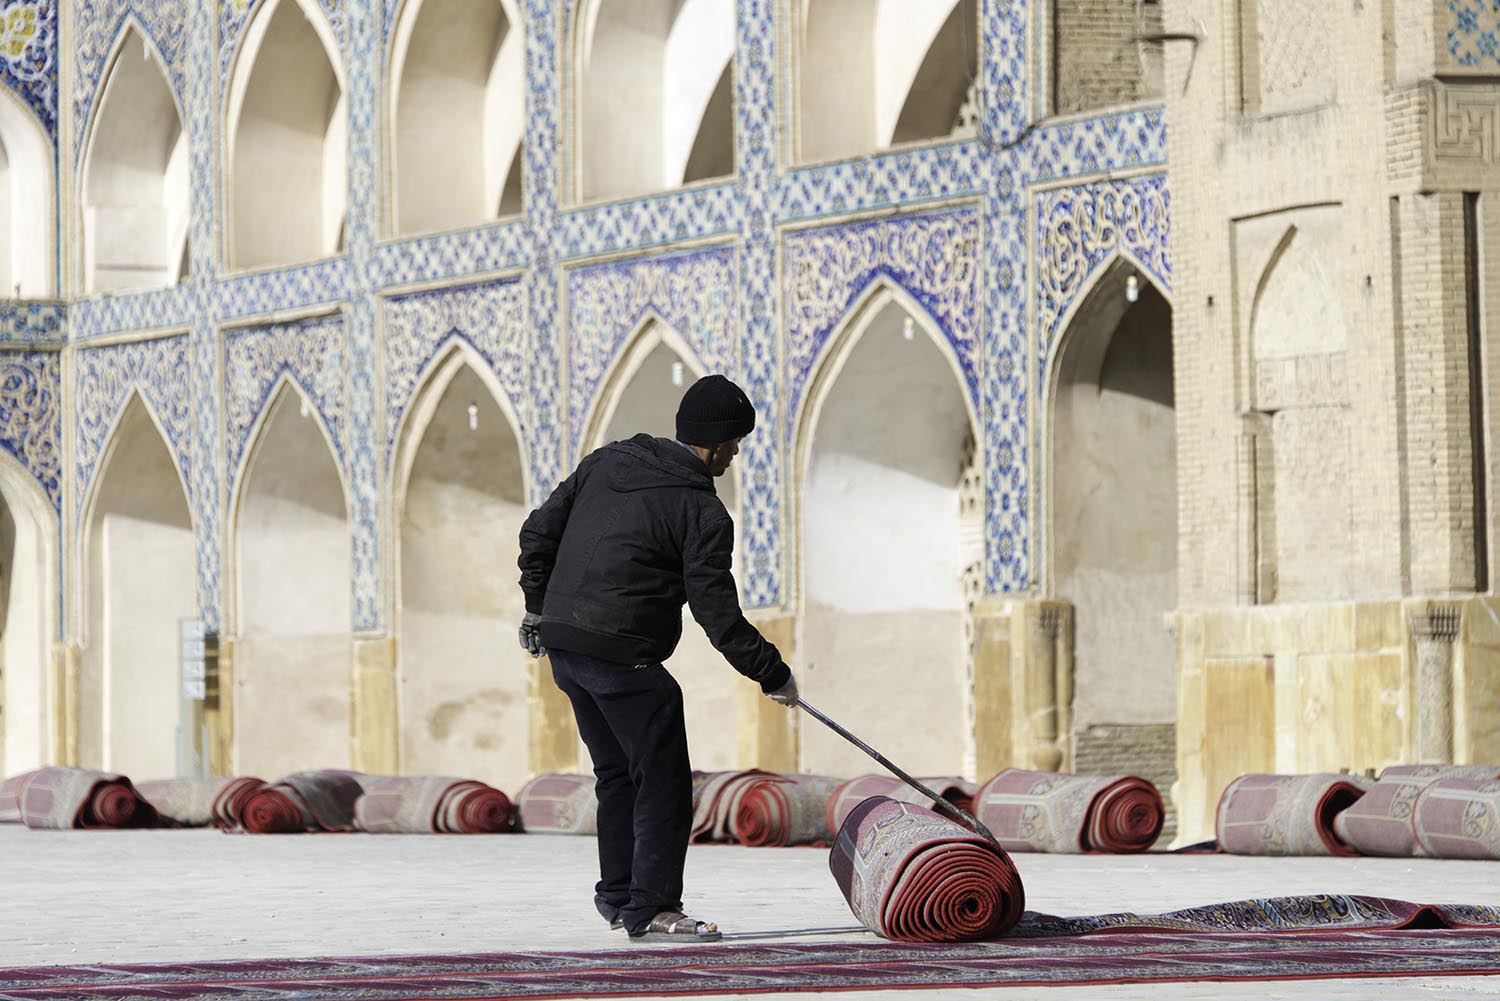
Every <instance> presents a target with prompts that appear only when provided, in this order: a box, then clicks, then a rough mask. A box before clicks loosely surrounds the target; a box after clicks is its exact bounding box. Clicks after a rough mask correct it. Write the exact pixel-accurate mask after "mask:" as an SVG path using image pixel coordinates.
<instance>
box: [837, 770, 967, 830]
mask: <svg viewBox="0 0 1500 1001" xmlns="http://www.w3.org/2000/svg"><path fill="white" fill-rule="evenodd" d="M917 781H918V782H921V783H922V784H923V785H925V786H926V787H927V788H929V789H931V790H932V791H933V792H935V793H937V794H938V795H939V796H941V797H943V798H944V799H946V800H947V801H948V802H950V803H952V804H953V805H954V806H958V807H961V808H962V809H965V810H968V811H969V812H970V813H972V812H973V811H974V794H975V793H977V792H978V791H979V785H978V783H975V782H970V781H968V780H967V779H964V778H960V777H959V776H957V775H943V776H938V777H931V778H919V779H917ZM871 796H888V797H890V798H891V799H894V800H896V801H897V802H900V803H915V804H917V805H918V806H926V807H930V808H932V809H934V810H935V811H936V812H939V813H941V812H942V811H941V810H937V808H936V807H935V806H934V805H933V803H932V802H930V801H929V800H928V799H927V797H926V796H923V795H922V794H921V793H919V792H917V791H916V790H915V789H913V788H912V787H911V786H909V785H907V784H906V783H905V782H902V781H901V780H900V779H898V778H893V777H891V776H889V775H861V776H860V777H859V778H856V779H850V780H849V781H848V782H843V783H840V784H839V785H837V786H835V787H834V790H833V792H832V793H831V794H830V795H829V797H828V817H827V820H828V829H829V830H830V831H837V830H838V829H839V828H840V827H843V826H844V821H845V820H846V819H848V816H849V814H850V813H851V812H853V810H854V808H855V807H856V806H858V805H859V804H860V803H863V802H864V801H865V800H867V799H869V798H870V797H871ZM944 816H947V814H944Z"/></svg>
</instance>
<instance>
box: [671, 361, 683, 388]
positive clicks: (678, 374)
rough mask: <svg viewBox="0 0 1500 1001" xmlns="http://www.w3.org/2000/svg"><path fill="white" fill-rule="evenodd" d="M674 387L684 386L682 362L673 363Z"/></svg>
mask: <svg viewBox="0 0 1500 1001" xmlns="http://www.w3.org/2000/svg"><path fill="white" fill-rule="evenodd" d="M672 385H674V386H681V385H682V362H680V361H674V362H673V363H672Z"/></svg>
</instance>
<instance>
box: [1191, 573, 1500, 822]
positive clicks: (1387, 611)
mask: <svg viewBox="0 0 1500 1001" xmlns="http://www.w3.org/2000/svg"><path fill="white" fill-rule="evenodd" d="M1175 622H1176V629H1177V643H1178V692H1177V695H1178V722H1177V772H1178V778H1177V782H1176V788H1175V791H1174V796H1173V799H1174V800H1175V803H1176V807H1177V811H1178V818H1179V819H1178V837H1177V840H1178V842H1179V843H1187V842H1191V841H1197V840H1200V839H1203V838H1208V837H1212V836H1213V829H1214V810H1215V808H1216V807H1217V805H1218V800H1219V795H1220V793H1221V792H1222V791H1223V789H1224V786H1225V785H1227V784H1228V783H1229V782H1230V781H1232V780H1233V779H1234V778H1235V777H1237V776H1239V775H1243V774H1246V773H1249V772H1282V773H1289V772H1322V771H1328V772H1337V771H1345V770H1347V771H1350V772H1354V773H1356V774H1360V773H1364V772H1366V771H1368V770H1370V769H1374V770H1376V771H1377V772H1378V771H1379V770H1380V769H1382V768H1385V767H1386V766H1387V765H1392V764H1399V763H1402V762H1412V761H1455V762H1474V763H1489V762H1500V599H1497V598H1494V597H1485V596H1481V597H1476V598H1452V599H1449V598H1432V599H1426V598H1414V599H1406V600H1401V601H1387V602H1348V603H1338V604H1327V605H1296V606H1275V605H1267V606H1247V607H1237V608H1222V609H1194V610H1190V611H1182V612H1179V613H1178V614H1177V615H1176V617H1175Z"/></svg>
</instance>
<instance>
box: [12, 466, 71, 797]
mask: <svg viewBox="0 0 1500 1001" xmlns="http://www.w3.org/2000/svg"><path fill="white" fill-rule="evenodd" d="M0 511H3V519H0V523H3V529H0V591H3V593H0V775H15V774H18V773H20V772H25V771H30V770H31V769H33V768H40V767H42V766H43V765H46V764H48V763H50V762H52V761H59V760H63V754H62V753H61V751H62V749H63V745H64V743H65V737H66V735H65V734H63V733H62V732H60V730H59V728H58V723H59V721H60V718H61V714H60V713H59V712H57V709H58V708H59V707H60V706H61V705H62V704H63V702H64V700H65V693H64V692H63V691H62V690H61V689H60V688H59V687H58V686H57V685H56V684H55V683H54V682H53V681H52V670H51V667H52V657H53V643H54V642H55V641H56V640H57V638H58V632H57V630H58V624H59V622H60V621H61V620H60V616H59V612H60V609H59V598H60V596H59V593H58V587H57V567H58V561H57V544H58V513H57V509H56V508H54V507H53V506H52V502H51V499H50V498H49V497H48V496H47V492H46V490H45V489H43V487H42V485H41V484H40V483H38V482H37V480H36V478H35V477H34V476H32V475H31V473H30V472H28V471H27V469H26V468H25V467H24V466H23V465H21V463H20V462H19V461H18V460H17V459H16V458H15V457H13V456H12V455H11V454H10V453H9V452H7V451H4V450H0Z"/></svg>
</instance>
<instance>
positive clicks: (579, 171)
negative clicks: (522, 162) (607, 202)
mask: <svg viewBox="0 0 1500 1001" xmlns="http://www.w3.org/2000/svg"><path fill="white" fill-rule="evenodd" d="M572 31H573V39H572V41H573V44H572V47H571V51H572V53H573V72H572V74H571V75H570V79H571V81H572V90H573V93H572V97H571V105H572V109H573V116H574V121H575V123H576V124H575V127H574V129H573V130H572V138H573V151H572V152H573V165H574V169H573V181H574V190H575V192H576V194H577V197H578V198H579V199H581V200H594V199H611V198H625V197H630V196H634V195H642V194H649V193H651V192H656V191H661V190H664V189H667V188H674V187H677V186H680V185H682V184H684V183H690V182H694V181H698V180H706V179H708V178H711V177H717V176H723V174H724V173H732V172H733V165H734V152H733V151H734V113H733V90H734V87H733V78H734V72H733V61H734V47H735V13H734V4H733V2H732V0H586V2H585V3H583V4H580V6H579V8H578V10H577V12H576V13H575V15H574V18H573V23H572Z"/></svg>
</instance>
